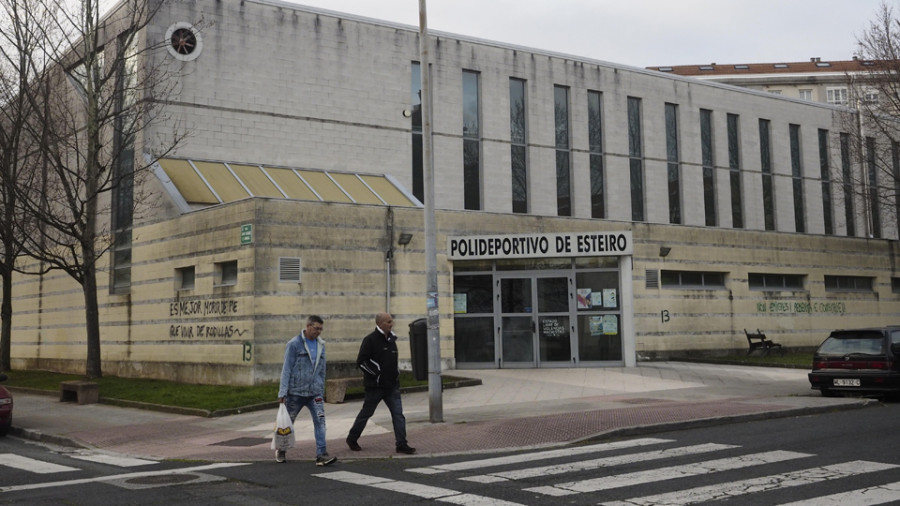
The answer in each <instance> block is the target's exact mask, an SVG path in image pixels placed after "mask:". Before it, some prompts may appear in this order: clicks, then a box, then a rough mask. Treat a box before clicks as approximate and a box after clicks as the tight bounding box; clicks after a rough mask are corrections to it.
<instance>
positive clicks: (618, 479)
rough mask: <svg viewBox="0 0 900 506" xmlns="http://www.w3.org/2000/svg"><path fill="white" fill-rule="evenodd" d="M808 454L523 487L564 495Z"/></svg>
mask: <svg viewBox="0 0 900 506" xmlns="http://www.w3.org/2000/svg"><path fill="white" fill-rule="evenodd" d="M812 456H813V455H811V454H809V453H798V452H788V451H782V450H776V451H771V452H762V453H754V454H750V455H742V456H740V457H728V458H723V459H716V460H707V461H705V462H697V463H694V464H685V465H680V466H671V467H664V468H660V469H650V470H646V471H637V472H634V473H627V474H618V475H613V476H604V477H601V478H592V479H589V480H581V481H573V482H568V483H560V484H557V485H551V486H544V487H533V488H526V489H525V490H526V491H527V492H535V493H538V494H544V495H551V496H565V495H572V494H581V493H586V492H598V491H600V490H610V489H613V488H620V487H628V486H631V485H641V484H644V483H654V482H658V481H663V480H673V479H676V478H687V477H690V476H698V475H703V474H709V473H715V472H721V471H733V470H735V469H744V468H747V467H752V466H759V465H762V464H773V463H776V462H784V461H787V460H794V459H800V458H805V457H812Z"/></svg>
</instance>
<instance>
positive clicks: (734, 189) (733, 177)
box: [726, 114, 744, 228]
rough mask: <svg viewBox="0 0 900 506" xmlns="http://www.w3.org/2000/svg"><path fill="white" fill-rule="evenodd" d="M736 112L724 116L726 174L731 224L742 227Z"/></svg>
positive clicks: (738, 130) (739, 143)
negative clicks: (729, 197) (727, 176)
mask: <svg viewBox="0 0 900 506" xmlns="http://www.w3.org/2000/svg"><path fill="white" fill-rule="evenodd" d="M739 119H740V118H739V117H738V115H737V114H729V115H728V116H727V117H726V121H727V123H728V175H729V182H730V185H731V226H732V227H734V228H744V202H743V199H742V198H741V194H742V193H741V132H740V124H739Z"/></svg>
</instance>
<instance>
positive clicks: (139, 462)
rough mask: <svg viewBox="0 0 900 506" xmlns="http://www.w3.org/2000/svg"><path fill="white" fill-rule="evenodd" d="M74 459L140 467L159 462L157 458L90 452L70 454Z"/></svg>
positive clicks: (117, 465)
mask: <svg viewBox="0 0 900 506" xmlns="http://www.w3.org/2000/svg"><path fill="white" fill-rule="evenodd" d="M69 456H70V457H72V458H73V459H78V460H85V461H88V462H94V463H96V464H107V465H110V466H116V467H139V466H147V465H150V464H158V463H159V462H157V461H155V460H146V459H138V458H134V457H125V456H122V455H108V454H105V453H90V454H76V455H69Z"/></svg>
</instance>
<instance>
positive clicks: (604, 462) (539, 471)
mask: <svg viewBox="0 0 900 506" xmlns="http://www.w3.org/2000/svg"><path fill="white" fill-rule="evenodd" d="M732 448H739V447H738V446H734V445H724V444H716V443H706V444H700V445H694V446H685V447H681V448H671V449H668V450H654V451H649V452H642V453H633V454H629V455H617V456H614V457H604V458H599V459H593V460H582V461H579V462H570V463H567V464H558V465H553V466H541V467H531V468H528V469H517V470H514V471H502V472H496V473H489V474H482V475H478V476H466V477H464V478H460V479H461V480H465V481H472V482H476V483H496V482H499V481H507V480H524V479H527V478H536V477H540V476H551V475H554V474H565V473H571V472H575V471H587V470H590V469H600V468H602V467H612V466H619V465H622V464H632V463H635V462H647V461H651V460H659V459H667V458H672V457H679V456H684V455H697V454H700V453H707V452H714V451H720V450H728V449H732Z"/></svg>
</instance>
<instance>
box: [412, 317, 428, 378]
mask: <svg viewBox="0 0 900 506" xmlns="http://www.w3.org/2000/svg"><path fill="white" fill-rule="evenodd" d="M409 354H410V361H411V362H412V369H413V376H415V377H416V380H417V381H425V380H426V379H428V319H426V318H419V319H418V320H414V321H413V322H412V323H410V324H409Z"/></svg>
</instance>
